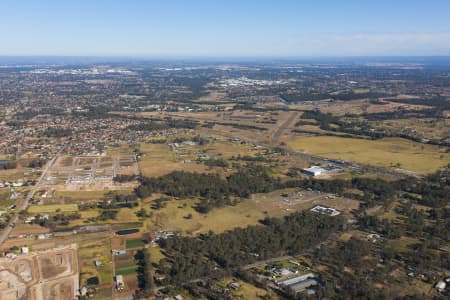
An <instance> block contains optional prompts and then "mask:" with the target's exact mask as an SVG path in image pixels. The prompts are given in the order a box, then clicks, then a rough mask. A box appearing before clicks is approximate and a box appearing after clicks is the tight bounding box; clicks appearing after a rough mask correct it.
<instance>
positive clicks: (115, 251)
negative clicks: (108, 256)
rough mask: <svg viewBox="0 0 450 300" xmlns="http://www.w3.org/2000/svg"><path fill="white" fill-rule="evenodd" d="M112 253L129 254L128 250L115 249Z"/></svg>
mask: <svg viewBox="0 0 450 300" xmlns="http://www.w3.org/2000/svg"><path fill="white" fill-rule="evenodd" d="M112 254H113V255H125V254H127V251H126V250H113V251H112Z"/></svg>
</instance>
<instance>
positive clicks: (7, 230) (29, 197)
mask: <svg viewBox="0 0 450 300" xmlns="http://www.w3.org/2000/svg"><path fill="white" fill-rule="evenodd" d="M64 149H65V146H64V147H62V148H61V150H59V152H58V153H57V154H56V155H55V157H53V159H52V160H50V161H49V162H47V164H46V165H45V167H44V169H43V170H42V174H41V176H40V177H39V179H38V181H37V182H36V184H35V185H34V186H33V188H32V189H31V190H30V192H29V193H28V195H27V197H26V198H25V201H24V202H23V203H22V206H21V207H20V209H18V210H17V212H16V214H15V215H14V217H12V218H11V220H10V221H9V224H8V226H7V227H6V228H5V229H4V230H3V232H2V234H1V235H0V246H1V245H2V244H3V243H4V242H5V241H6V239H7V238H8V237H9V235H10V233H11V231H12V229H13V228H14V226H16V223H17V221H18V220H19V212H20V211H22V210H26V209H27V208H28V205H30V201H31V200H32V199H33V197H34V194H35V193H36V191H37V190H38V189H39V186H40V184H41V183H42V181H43V180H44V178H45V177H46V176H47V173H48V170H50V169H51V167H53V165H54V164H55V162H56V160H57V159H58V157H59V156H61V154H62V152H63V151H64Z"/></svg>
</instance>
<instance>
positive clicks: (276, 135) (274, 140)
mask: <svg viewBox="0 0 450 300" xmlns="http://www.w3.org/2000/svg"><path fill="white" fill-rule="evenodd" d="M296 117H297V112H295V111H293V112H291V115H290V116H289V117H288V118H287V119H286V121H284V122H283V123H282V124H281V125H280V127H278V129H277V130H276V131H275V132H274V133H273V135H272V144H273V145H275V144H276V143H278V141H279V140H280V137H281V136H282V135H283V133H284V131H285V130H286V128H288V127H289V126H291V124H292V122H293V121H294V120H295V119H296Z"/></svg>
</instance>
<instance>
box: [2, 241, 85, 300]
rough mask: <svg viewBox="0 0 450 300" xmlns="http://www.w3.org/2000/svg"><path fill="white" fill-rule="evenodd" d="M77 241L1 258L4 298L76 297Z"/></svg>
mask: <svg viewBox="0 0 450 300" xmlns="http://www.w3.org/2000/svg"><path fill="white" fill-rule="evenodd" d="M77 293H78V254H77V246H76V244H73V245H69V246H66V247H63V248H58V249H51V250H47V251H42V252H34V253H30V254H25V253H24V254H21V255H18V256H9V257H2V258H0V299H3V300H19V299H20V300H28V299H29V300H47V299H49V300H50V299H55V300H56V299H76V298H77Z"/></svg>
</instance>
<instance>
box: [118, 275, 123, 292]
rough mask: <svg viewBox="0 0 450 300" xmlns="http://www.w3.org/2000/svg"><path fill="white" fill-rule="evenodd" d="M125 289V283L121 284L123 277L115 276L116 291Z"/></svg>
mask: <svg viewBox="0 0 450 300" xmlns="http://www.w3.org/2000/svg"><path fill="white" fill-rule="evenodd" d="M124 287H125V283H124V282H123V276H122V275H116V289H117V290H118V291H121V290H123V289H124Z"/></svg>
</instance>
